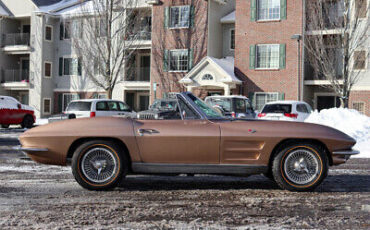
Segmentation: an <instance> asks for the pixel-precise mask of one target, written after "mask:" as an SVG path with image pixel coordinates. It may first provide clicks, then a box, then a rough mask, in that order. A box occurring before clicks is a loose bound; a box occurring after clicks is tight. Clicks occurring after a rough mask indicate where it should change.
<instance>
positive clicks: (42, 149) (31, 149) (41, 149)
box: [13, 146, 49, 152]
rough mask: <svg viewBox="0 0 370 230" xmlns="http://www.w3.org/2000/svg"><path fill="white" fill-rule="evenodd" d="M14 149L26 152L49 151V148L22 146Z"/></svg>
mask: <svg viewBox="0 0 370 230" xmlns="http://www.w3.org/2000/svg"><path fill="white" fill-rule="evenodd" d="M13 149H14V150H18V151H24V152H47V151H49V150H48V149H47V148H24V147H21V146H17V147H13Z"/></svg>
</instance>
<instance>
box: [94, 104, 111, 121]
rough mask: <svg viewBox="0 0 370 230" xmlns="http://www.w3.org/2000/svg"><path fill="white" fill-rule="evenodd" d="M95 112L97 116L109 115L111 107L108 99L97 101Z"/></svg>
mask: <svg viewBox="0 0 370 230" xmlns="http://www.w3.org/2000/svg"><path fill="white" fill-rule="evenodd" d="M95 110H96V112H95V114H96V116H97V117H106V116H109V108H108V104H107V102H106V101H97V102H96V104H95Z"/></svg>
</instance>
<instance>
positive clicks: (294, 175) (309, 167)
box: [272, 144, 329, 191]
mask: <svg viewBox="0 0 370 230" xmlns="http://www.w3.org/2000/svg"><path fill="white" fill-rule="evenodd" d="M328 170H329V164H328V157H327V155H326V154H325V152H324V150H323V149H322V148H320V147H319V146H316V145H312V144H294V145H291V146H289V147H287V148H285V149H283V150H282V151H280V152H279V153H278V155H277V156H276V157H275V158H274V161H273V165H272V174H273V177H274V179H275V181H276V183H277V184H278V185H279V186H280V187H281V188H283V189H287V190H290V191H312V190H314V189H315V188H316V187H317V186H318V185H320V184H321V182H322V181H323V180H324V179H325V177H326V176H327V174H328Z"/></svg>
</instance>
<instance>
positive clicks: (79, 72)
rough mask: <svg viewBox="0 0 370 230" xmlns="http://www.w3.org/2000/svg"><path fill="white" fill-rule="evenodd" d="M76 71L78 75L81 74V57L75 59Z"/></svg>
mask: <svg viewBox="0 0 370 230" xmlns="http://www.w3.org/2000/svg"><path fill="white" fill-rule="evenodd" d="M77 62H78V63H77V72H78V76H81V75H82V59H81V58H78V61H77Z"/></svg>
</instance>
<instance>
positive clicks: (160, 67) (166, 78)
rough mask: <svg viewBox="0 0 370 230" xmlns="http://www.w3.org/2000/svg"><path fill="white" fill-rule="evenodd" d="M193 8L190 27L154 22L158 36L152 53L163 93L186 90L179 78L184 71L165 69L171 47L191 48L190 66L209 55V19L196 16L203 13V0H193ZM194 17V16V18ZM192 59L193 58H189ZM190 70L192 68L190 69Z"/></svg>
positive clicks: (155, 70)
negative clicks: (207, 47) (165, 25)
mask: <svg viewBox="0 0 370 230" xmlns="http://www.w3.org/2000/svg"><path fill="white" fill-rule="evenodd" d="M190 5H191V10H190V12H189V14H190V15H189V20H190V22H189V29H186V30H185V29H182V30H170V29H168V28H165V27H164V26H163V22H153V23H154V24H153V29H155V30H156V33H155V34H156V36H153V44H155V46H153V47H152V49H153V51H152V54H153V56H154V57H155V58H154V59H152V60H153V61H154V65H152V66H153V67H154V69H153V72H154V73H156V75H157V76H160V82H158V83H160V88H161V91H162V92H163V93H169V92H178V91H185V87H184V86H183V85H182V84H181V83H179V80H180V79H181V78H183V77H184V75H185V74H184V73H175V72H169V71H165V69H164V61H168V60H165V57H164V54H165V51H166V50H169V49H189V50H191V52H192V53H193V58H192V59H193V60H192V62H193V63H189V67H192V66H195V65H196V63H198V62H199V61H200V60H201V59H202V58H203V57H205V56H206V55H207V53H206V51H207V49H206V45H207V41H206V39H207V36H205V34H206V33H207V24H208V23H207V20H208V17H198V16H197V17H195V15H201V12H200V11H201V10H202V8H204V6H203V5H202V1H200V0H191V1H190ZM192 17H193V18H192ZM189 61H191V60H189ZM167 65H168V68H170V66H171V65H172V63H171V60H169V61H168V62H167ZM188 71H190V69H188Z"/></svg>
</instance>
